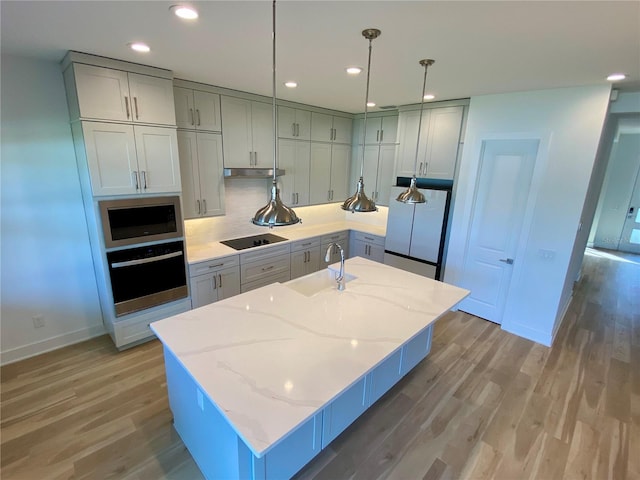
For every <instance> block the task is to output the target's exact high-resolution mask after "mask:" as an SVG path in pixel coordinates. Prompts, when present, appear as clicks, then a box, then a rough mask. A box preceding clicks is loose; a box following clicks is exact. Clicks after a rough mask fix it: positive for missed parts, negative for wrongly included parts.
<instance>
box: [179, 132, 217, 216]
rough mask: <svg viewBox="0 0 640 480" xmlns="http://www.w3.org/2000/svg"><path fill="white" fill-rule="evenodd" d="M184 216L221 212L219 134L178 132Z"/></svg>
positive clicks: (212, 214)
mask: <svg viewBox="0 0 640 480" xmlns="http://www.w3.org/2000/svg"><path fill="white" fill-rule="evenodd" d="M178 151H179V153H180V177H181V178H182V209H183V213H184V218H197V217H211V216H214V215H222V214H224V178H223V176H222V168H223V167H222V135H220V134H219V133H209V132H188V131H183V130H180V131H178Z"/></svg>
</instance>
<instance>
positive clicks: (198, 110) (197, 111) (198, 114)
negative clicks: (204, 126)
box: [196, 108, 200, 126]
mask: <svg viewBox="0 0 640 480" xmlns="http://www.w3.org/2000/svg"><path fill="white" fill-rule="evenodd" d="M196 116H197V117H198V126H200V109H199V108H196Z"/></svg>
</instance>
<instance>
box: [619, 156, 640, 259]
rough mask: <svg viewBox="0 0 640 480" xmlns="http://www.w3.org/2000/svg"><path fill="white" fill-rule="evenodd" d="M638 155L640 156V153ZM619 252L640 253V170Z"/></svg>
mask: <svg viewBox="0 0 640 480" xmlns="http://www.w3.org/2000/svg"><path fill="white" fill-rule="evenodd" d="M638 155H639V156H640V151H639V152H638ZM618 250H621V251H623V252H630V253H640V170H638V173H637V174H636V184H635V187H634V189H633V194H632V195H631V202H630V204H629V207H628V208H627V218H626V220H625V221H624V227H623V228H622V235H621V236H620V244H619V245H618Z"/></svg>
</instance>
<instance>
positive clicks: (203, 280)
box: [189, 255, 240, 308]
mask: <svg viewBox="0 0 640 480" xmlns="http://www.w3.org/2000/svg"><path fill="white" fill-rule="evenodd" d="M189 289H190V291H191V308H198V307H202V306H204V305H208V304H209V303H213V302H217V301H219V300H222V299H223V298H228V297H232V296H234V295H238V294H239V293H240V267H239V260H238V255H233V256H230V257H224V258H220V259H216V260H210V261H207V262H201V263H197V264H194V265H190V266H189Z"/></svg>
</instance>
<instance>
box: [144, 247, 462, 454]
mask: <svg viewBox="0 0 640 480" xmlns="http://www.w3.org/2000/svg"><path fill="white" fill-rule="evenodd" d="M336 266H337V267H339V264H336V265H333V266H332V267H336ZM345 270H346V272H347V273H349V274H351V275H355V276H356V277H357V278H356V279H354V280H351V281H350V282H348V283H347V285H346V289H345V290H344V291H342V292H339V291H337V290H335V289H332V290H327V291H322V292H320V293H318V294H316V295H315V296H312V297H306V296H304V295H302V294H300V293H298V292H296V291H294V290H292V289H291V288H288V287H287V286H286V284H280V283H274V284H272V285H269V286H266V287H262V288H260V289H257V290H253V291H250V292H247V293H244V294H241V295H237V296H235V297H231V298H228V299H225V300H223V301H221V302H217V303H212V304H210V305H206V306H204V307H201V308H198V309H196V310H191V311H189V312H185V313H182V314H180V315H176V316H174V317H170V318H167V319H164V320H160V321H158V322H155V323H152V324H151V328H152V329H153V331H154V332H155V333H156V334H157V336H158V337H159V338H160V340H161V341H162V343H163V344H164V345H165V347H166V348H167V349H169V350H170V351H171V352H172V353H173V354H174V355H175V356H176V357H177V359H178V361H179V362H180V363H181V364H182V365H183V366H184V367H185V368H186V369H187V370H188V371H189V373H190V374H191V376H192V377H193V378H194V380H195V381H196V382H197V384H198V385H199V386H200V388H201V389H202V392H203V393H204V395H206V396H207V397H208V398H209V399H210V400H211V401H212V402H213V404H214V405H216V406H217V408H218V409H219V410H220V412H221V413H222V414H223V415H224V416H225V418H227V420H228V421H229V423H230V425H231V426H232V427H233V428H234V429H235V430H236V432H237V433H238V435H239V436H240V437H241V438H242V439H243V440H244V441H245V443H246V444H247V446H248V447H249V448H250V449H251V450H252V451H253V453H254V454H255V455H256V456H257V457H261V456H262V455H264V454H265V453H266V452H267V451H268V450H269V449H270V448H271V447H273V446H274V445H275V444H277V443H278V442H279V441H280V440H282V439H283V438H284V437H285V436H286V435H287V434H288V433H289V432H290V431H292V430H293V429H295V428H296V427H297V426H298V425H300V424H301V423H303V422H304V421H305V420H306V419H308V418H310V417H311V416H312V415H313V414H315V413H316V412H318V411H319V410H320V409H321V408H323V407H324V406H326V405H327V404H328V403H329V402H330V401H331V400H332V399H334V398H335V397H336V396H337V395H339V394H340V393H341V392H342V391H344V390H345V389H346V388H348V387H349V386H350V385H352V384H353V383H354V382H356V381H357V380H358V379H359V378H361V377H362V376H363V375H366V374H367V373H368V372H369V371H371V370H372V369H373V368H374V367H375V366H376V365H377V364H379V363H380V362H381V361H382V360H384V359H385V358H386V357H387V356H389V355H390V354H391V353H393V352H394V351H395V350H397V349H398V348H399V347H401V346H402V345H403V344H404V343H406V342H407V341H408V340H409V339H411V338H412V337H413V336H415V335H416V334H417V333H419V332H420V331H421V330H423V329H424V328H425V327H427V326H429V325H430V324H432V323H433V322H435V320H436V319H437V318H439V317H440V316H441V315H442V314H444V313H445V312H447V311H448V310H449V309H451V308H452V307H453V306H454V305H456V304H457V303H458V302H460V300H462V299H463V298H464V297H465V296H466V295H467V294H468V293H469V292H468V291H466V290H463V289H461V288H458V287H454V286H451V285H447V284H445V283H441V282H437V281H435V280H431V279H428V278H425V277H421V276H418V275H414V274H412V273H409V272H405V271H403V270H398V269H396V268H393V267H389V266H387V265H383V264H380V263H376V262H372V261H369V260H366V259H363V258H360V257H356V258H352V259H349V260H347V262H346V269H345ZM323 273H325V271H324V270H322V271H321V272H316V274H323ZM316 274H311V275H316Z"/></svg>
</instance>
